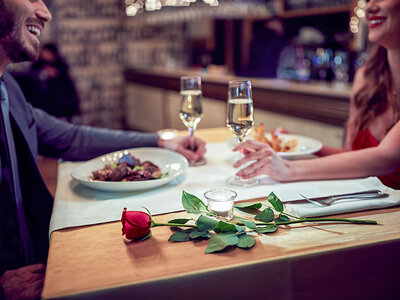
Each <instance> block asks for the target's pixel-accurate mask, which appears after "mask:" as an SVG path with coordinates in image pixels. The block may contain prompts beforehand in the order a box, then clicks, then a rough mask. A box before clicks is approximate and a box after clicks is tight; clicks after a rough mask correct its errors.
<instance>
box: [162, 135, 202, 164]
mask: <svg viewBox="0 0 400 300" xmlns="http://www.w3.org/2000/svg"><path fill="white" fill-rule="evenodd" d="M158 146H160V147H163V148H166V149H170V150H173V151H176V152H178V153H180V154H182V155H183V156H184V157H186V158H187V160H189V161H198V160H200V159H201V158H202V157H203V155H204V153H206V143H205V142H204V141H203V140H202V139H200V138H198V137H195V136H194V137H191V136H190V135H186V136H181V137H177V138H174V139H172V140H163V139H159V140H158Z"/></svg>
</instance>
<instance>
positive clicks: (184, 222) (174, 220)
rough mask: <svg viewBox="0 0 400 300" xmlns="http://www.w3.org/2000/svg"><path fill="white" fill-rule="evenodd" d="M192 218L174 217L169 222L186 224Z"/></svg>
mask: <svg viewBox="0 0 400 300" xmlns="http://www.w3.org/2000/svg"><path fill="white" fill-rule="evenodd" d="M190 220H191V219H173V220H170V221H168V223H169V224H171V223H172V224H186V223H187V222H189V221H190Z"/></svg>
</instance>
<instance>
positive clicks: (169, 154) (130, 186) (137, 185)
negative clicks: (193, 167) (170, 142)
mask: <svg viewBox="0 0 400 300" xmlns="http://www.w3.org/2000/svg"><path fill="white" fill-rule="evenodd" d="M129 155H130V156H133V157H135V158H136V159H138V160H140V162H141V163H143V162H145V161H149V162H151V163H152V164H154V165H156V166H158V168H159V170H160V172H161V174H160V172H158V173H156V176H155V177H156V178H151V176H150V177H148V178H151V179H143V178H141V179H140V180H139V181H137V180H135V178H132V176H130V178H128V180H127V179H123V181H103V178H99V179H100V180H98V179H94V176H93V173H92V172H94V171H99V170H103V169H104V168H105V166H106V165H108V166H109V167H106V168H110V169H113V168H115V167H116V166H117V164H118V162H119V161H120V159H121V158H122V157H127V156H129ZM137 168H138V167H136V169H137ZM139 168H141V167H139ZM187 168H188V162H187V160H186V158H185V157H183V156H182V155H180V154H179V153H177V152H173V151H171V150H167V149H163V148H152V147H145V148H132V149H125V150H121V151H115V152H112V153H109V154H106V155H102V156H99V157H97V158H94V159H91V160H89V161H87V162H85V163H83V164H82V165H80V166H79V167H77V168H76V169H75V170H73V171H72V173H71V176H72V177H73V178H74V179H76V180H77V181H79V182H80V183H81V184H83V185H85V186H87V187H90V188H92V189H96V190H101V191H107V192H128V191H137V190H144V189H152V188H156V187H159V186H162V185H165V184H167V183H169V182H170V181H172V180H173V179H175V178H177V177H179V176H180V175H182V174H183V173H184V172H185V171H186V169H187ZM133 169H134V168H133ZM145 178H147V177H145ZM130 180H133V181H130Z"/></svg>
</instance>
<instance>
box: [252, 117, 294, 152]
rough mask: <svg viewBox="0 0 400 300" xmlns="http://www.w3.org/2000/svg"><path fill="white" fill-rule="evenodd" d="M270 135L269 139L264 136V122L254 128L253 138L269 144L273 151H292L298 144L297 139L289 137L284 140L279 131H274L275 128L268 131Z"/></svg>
mask: <svg viewBox="0 0 400 300" xmlns="http://www.w3.org/2000/svg"><path fill="white" fill-rule="evenodd" d="M270 136H271V137H270V139H268V138H267V137H266V136H265V127H264V123H261V124H260V125H259V126H258V127H256V128H255V129H254V133H253V137H254V140H256V141H259V142H262V143H265V144H268V145H270V146H271V148H272V149H274V151H275V152H291V151H294V150H295V148H296V146H297V144H298V141H297V139H290V140H287V141H285V142H284V141H283V140H282V139H281V138H280V137H279V133H278V132H275V130H271V131H270Z"/></svg>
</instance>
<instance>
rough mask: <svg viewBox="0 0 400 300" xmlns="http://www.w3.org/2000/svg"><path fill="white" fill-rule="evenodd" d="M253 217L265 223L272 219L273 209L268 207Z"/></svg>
mask: <svg viewBox="0 0 400 300" xmlns="http://www.w3.org/2000/svg"><path fill="white" fill-rule="evenodd" d="M254 219H256V220H258V221H262V222H266V223H268V222H271V221H272V220H273V219H274V211H273V210H272V209H270V208H269V207H268V208H266V209H264V210H263V211H262V212H260V213H259V214H258V215H256V216H255V217H254Z"/></svg>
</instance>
